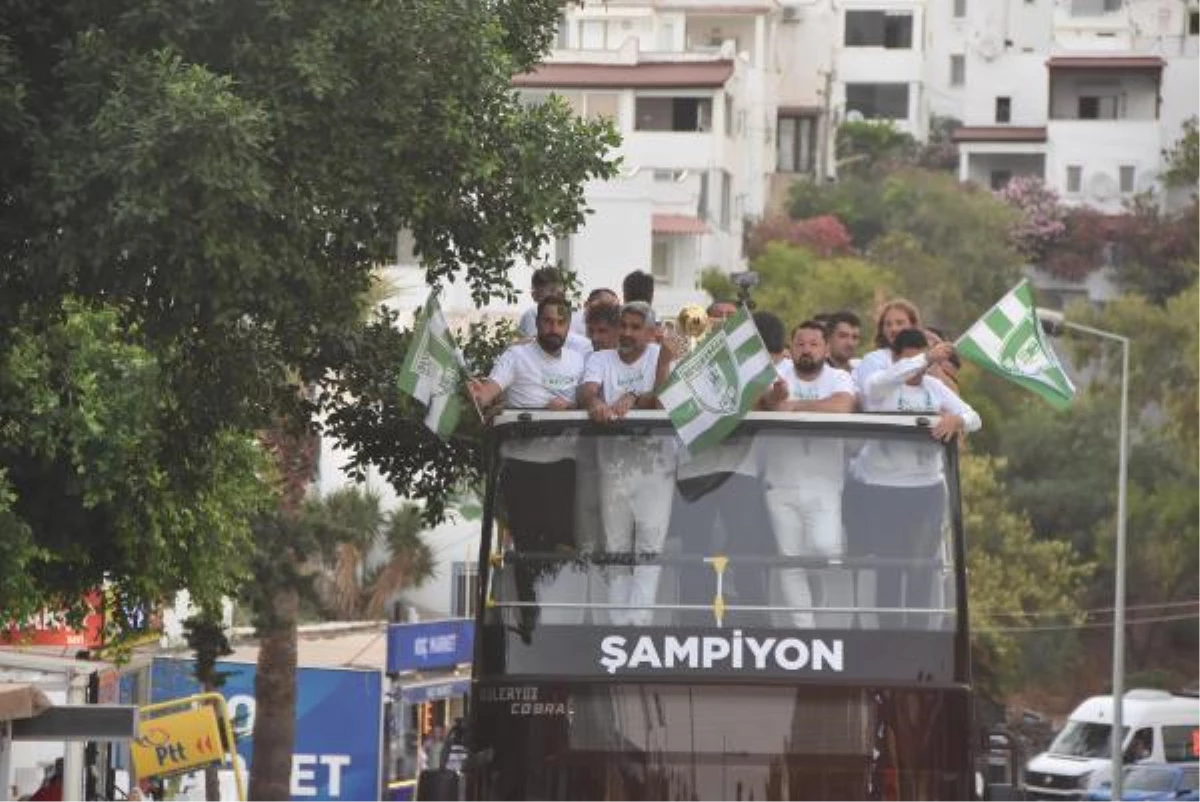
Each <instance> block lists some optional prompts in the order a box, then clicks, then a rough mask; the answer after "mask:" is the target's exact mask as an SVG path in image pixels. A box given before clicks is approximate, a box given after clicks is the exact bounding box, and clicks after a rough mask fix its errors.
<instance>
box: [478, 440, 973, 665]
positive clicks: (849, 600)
mask: <svg viewBox="0 0 1200 802" xmlns="http://www.w3.org/2000/svg"><path fill="white" fill-rule="evenodd" d="M495 475H496V477H497V481H496V484H495V501H494V504H493V512H494V516H493V517H494V525H493V528H492V530H493V533H492V538H493V542H492V552H493V558H492V560H491V562H492V566H493V569H492V572H493V575H492V581H491V583H490V599H489V605H490V606H491V607H492V608H493V609H496V610H501V611H503V614H504V616H505V623H506V624H507V625H509V626H510V627H512V628H514V629H515V630H517V631H520V632H522V633H524V634H526V635H527V636H528V635H529V634H530V633H531V632H532V631H533V630H534V629H535V628H537V627H539V626H554V625H604V626H606V627H618V628H620V627H628V626H636V627H679V626H687V627H717V628H727V627H746V628H755V629H767V630H771V629H774V630H787V631H795V630H814V629H839V630H844V629H860V630H875V629H886V630H906V631H946V630H952V629H954V627H955V609H956V601H957V597H956V592H957V591H956V585H955V582H954V570H955V551H954V548H953V538H952V536H951V525H950V524H951V521H950V516H949V514H948V510H949V503H950V499H949V497H948V485H947V481H946V458H945V446H944V445H942V444H941V443H938V442H937V441H935V440H933V439H932V438H931V437H930V436H929V433H928V431H927V430H924V429H914V428H911V427H910V428H907V429H905V428H900V427H892V428H888V427H876V428H869V427H859V428H858V429H854V428H852V427H846V426H842V427H840V428H839V427H834V426H829V427H827V428H821V427H813V426H809V427H788V426H786V425H782V424H775V425H771V426H758V427H748V426H745V425H743V427H742V429H741V430H739V431H738V433H736V434H734V435H733V436H731V437H729V438H727V439H726V440H725V441H724V442H722V443H721V444H720V445H718V446H716V447H714V448H712V449H709V450H707V451H702V452H701V453H699V454H697V455H695V456H693V455H690V454H689V453H688V452H686V451H685V450H684V449H683V448H682V447H681V446H680V445H679V444H678V440H677V438H676V435H675V431H674V429H673V428H672V427H671V425H670V422H669V421H667V420H665V419H664V418H662V417H659V418H658V419H657V420H646V421H644V422H643V421H627V422H626V423H625V424H624V425H622V426H621V427H620V428H615V427H601V426H593V425H591V424H589V423H588V422H586V421H582V420H576V421H573V422H571V423H569V424H563V425H559V426H556V427H552V428H545V427H540V428H539V427H530V428H528V429H527V430H525V431H515V432H513V433H512V434H511V436H508V437H506V438H505V439H504V440H503V442H502V443H501V445H500V449H499V454H498V465H497V469H496V472H495ZM680 648H684V647H680ZM660 657H661V655H660Z"/></svg>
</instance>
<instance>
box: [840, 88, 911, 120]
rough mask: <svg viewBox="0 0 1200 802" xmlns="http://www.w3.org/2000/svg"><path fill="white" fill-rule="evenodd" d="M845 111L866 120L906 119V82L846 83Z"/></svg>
mask: <svg viewBox="0 0 1200 802" xmlns="http://www.w3.org/2000/svg"><path fill="white" fill-rule="evenodd" d="M846 111H847V113H849V112H851V111H857V112H858V113H860V114H861V115H862V116H863V117H865V118H866V119H868V120H906V119H908V84H846Z"/></svg>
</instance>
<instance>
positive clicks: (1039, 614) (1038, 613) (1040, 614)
mask: <svg viewBox="0 0 1200 802" xmlns="http://www.w3.org/2000/svg"><path fill="white" fill-rule="evenodd" d="M1197 604H1200V599H1193V600H1191V601H1177V602H1160V603H1158V604H1131V605H1127V606H1126V607H1125V609H1126V610H1152V609H1159V608H1164V607H1194V606H1196V605H1197ZM973 612H977V613H981V614H986V615H989V616H995V617H1001V616H1003V617H1006V618H1048V617H1052V616H1056V615H1062V616H1071V615H1080V614H1083V615H1092V614H1094V613H1111V612H1113V608H1112V607H1088V608H1086V609H1083V610H1035V611H1033V612H1023V611H1011V612H1008V611H993V610H987V609H983V610H978V611H973Z"/></svg>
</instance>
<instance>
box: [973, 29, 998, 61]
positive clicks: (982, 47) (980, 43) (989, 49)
mask: <svg viewBox="0 0 1200 802" xmlns="http://www.w3.org/2000/svg"><path fill="white" fill-rule="evenodd" d="M972 38H974V39H975V52H976V53H978V54H979V57H980V58H981V59H983V60H984V61H994V60H995V59H996V57H997V56H999V55H1000V52H1001V50H1002V49H1003V48H1002V46H1001V43H1000V40H999V39H998V38H997V37H996V36H995V35H994V34H990V33H982V32H976V33H975V35H974V36H973V37H972Z"/></svg>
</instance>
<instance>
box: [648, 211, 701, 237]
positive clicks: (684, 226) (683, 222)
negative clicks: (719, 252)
mask: <svg viewBox="0 0 1200 802" xmlns="http://www.w3.org/2000/svg"><path fill="white" fill-rule="evenodd" d="M650 229H651V231H652V232H653V233H655V234H676V235H686V234H707V233H708V231H709V229H708V223H705V222H704V221H703V220H701V219H700V218H699V217H692V216H691V215H686V214H656V215H653V216H652V217H651V219H650Z"/></svg>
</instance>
